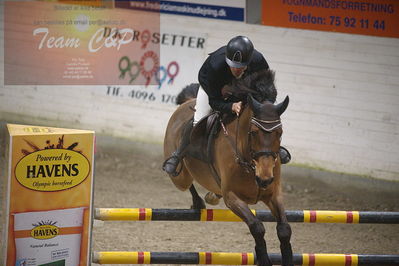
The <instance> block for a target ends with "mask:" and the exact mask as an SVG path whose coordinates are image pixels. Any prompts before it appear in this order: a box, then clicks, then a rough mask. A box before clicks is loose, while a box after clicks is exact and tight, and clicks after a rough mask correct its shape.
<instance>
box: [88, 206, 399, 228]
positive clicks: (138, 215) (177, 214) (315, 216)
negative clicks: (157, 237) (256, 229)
mask: <svg viewBox="0 0 399 266" xmlns="http://www.w3.org/2000/svg"><path fill="white" fill-rule="evenodd" d="M252 212H253V213H254V214H255V216H256V217H258V218H259V219H260V220H261V221H263V222H275V221H276V220H275V218H274V217H273V215H272V214H271V212H270V211H267V210H252ZM285 213H286V215H287V219H288V222H291V223H292V222H293V223H352V224H357V223H373V224H399V212H372V211H319V210H302V211H286V212H285ZM94 217H95V219H98V220H102V221H202V222H240V221H242V220H241V219H240V218H239V217H238V216H236V215H235V214H234V213H233V212H232V211H230V210H227V209H201V210H193V209H151V208H96V209H95V214H94Z"/></svg>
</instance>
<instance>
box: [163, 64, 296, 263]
mask: <svg viewBox="0 0 399 266" xmlns="http://www.w3.org/2000/svg"><path fill="white" fill-rule="evenodd" d="M193 89H194V92H195V93H196V91H195V90H197V89H198V88H197V87H195V86H194V88H193V86H191V88H190V90H191V93H189V95H190V97H187V98H188V100H187V101H185V102H184V103H182V104H181V105H180V106H178V108H177V109H176V111H175V112H174V113H173V114H172V116H171V118H170V120H169V122H168V125H167V129H166V132H165V138H164V156H165V159H166V158H168V157H169V156H170V155H171V154H172V152H173V151H175V150H176V148H177V147H178V145H179V141H180V136H182V131H183V130H184V128H185V127H186V125H187V124H188V123H192V118H193V114H194V106H195V99H191V98H193V97H192V95H193V93H192V90H193ZM226 91H228V92H233V93H234V92H237V91H238V92H240V93H241V94H242V93H244V95H247V99H246V104H245V105H244V108H243V110H242V112H241V113H240V115H239V116H237V117H236V118H235V119H233V120H232V121H231V122H230V123H228V124H227V123H226V125H224V124H223V125H222V126H221V128H222V129H223V130H220V131H221V132H219V133H218V134H217V136H216V137H215V140H214V147H213V166H214V170H215V171H216V172H217V174H218V176H219V177H220V180H219V182H218V181H217V179H216V178H215V176H214V173H212V171H211V170H210V167H209V165H208V164H207V162H204V161H202V160H199V159H197V158H194V157H193V156H190V154H187V155H186V156H185V158H184V159H183V160H182V162H181V164H180V166H179V167H180V171H179V173H178V175H177V176H172V175H170V178H171V180H172V182H173V183H174V185H175V186H176V187H177V188H178V189H180V190H182V191H185V190H187V189H189V190H190V192H191V195H192V199H193V205H192V208H195V209H203V208H205V203H204V201H203V200H202V198H201V197H200V196H199V195H198V193H197V191H196V189H195V187H194V184H193V181H194V180H195V181H196V182H197V183H198V184H200V185H201V186H203V187H204V188H205V189H207V190H208V191H209V193H208V194H210V195H213V199H219V198H223V200H224V203H225V205H226V207H227V208H229V209H230V210H231V211H233V213H235V214H236V215H237V216H238V217H240V218H241V219H242V220H243V221H244V222H245V223H246V224H247V226H248V228H249V231H250V233H251V234H252V236H253V238H254V240H255V253H256V258H257V265H262V266H264V265H266V266H269V265H272V262H271V260H270V258H269V256H268V254H267V246H266V241H265V239H264V235H265V228H264V226H263V224H262V222H261V221H260V220H259V219H258V218H257V217H256V216H255V215H254V214H253V213H252V212H251V210H250V208H249V206H248V205H249V204H256V203H257V202H258V201H261V202H264V204H266V205H267V206H268V207H269V209H270V210H271V213H272V215H273V216H274V217H275V219H276V221H277V227H276V229H277V235H278V238H279V241H280V249H281V254H282V265H290V266H291V265H293V255H292V248H291V244H290V238H291V227H290V225H289V224H288V220H287V217H286V214H285V210H284V206H283V201H282V192H281V162H280V158H279V148H280V141H281V136H282V133H283V131H282V123H281V118H280V116H281V115H282V114H283V113H284V111H285V110H286V108H287V106H288V103H289V97H288V96H286V98H285V99H284V101H283V102H281V103H278V104H275V100H276V95H277V91H276V89H275V86H274V72H273V71H272V70H267V71H261V72H257V73H255V74H253V75H250V76H248V77H246V78H244V79H241V80H239V81H237V82H234V83H233V84H231V85H230V86H227V89H226ZM195 93H194V95H195ZM181 98H184V97H183V96H182V97H181ZM222 131H223V133H222ZM208 194H207V196H208ZM210 198H212V197H210ZM207 203H211V201H208V200H207Z"/></svg>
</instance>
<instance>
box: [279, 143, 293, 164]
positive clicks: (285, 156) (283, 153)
mask: <svg viewBox="0 0 399 266" xmlns="http://www.w3.org/2000/svg"><path fill="white" fill-rule="evenodd" d="M279 153H280V161H281V164H286V163H289V162H290V161H291V154H290V152H289V151H288V150H287V149H286V148H284V147H283V146H280V152H279Z"/></svg>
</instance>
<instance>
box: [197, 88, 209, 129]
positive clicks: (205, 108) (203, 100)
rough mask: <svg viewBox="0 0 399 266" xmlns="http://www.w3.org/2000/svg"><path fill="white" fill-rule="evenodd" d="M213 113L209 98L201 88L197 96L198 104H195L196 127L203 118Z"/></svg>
mask: <svg viewBox="0 0 399 266" xmlns="http://www.w3.org/2000/svg"><path fill="white" fill-rule="evenodd" d="M211 111H212V108H211V107H210V106H209V97H208V94H206V92H205V91H204V89H203V88H202V87H201V86H200V87H199V89H198V94H197V103H196V104H195V113H194V122H193V125H194V126H195V125H196V124H197V123H198V121H200V120H201V118H203V117H205V116H206V115H208V114H209V113H210V112H211Z"/></svg>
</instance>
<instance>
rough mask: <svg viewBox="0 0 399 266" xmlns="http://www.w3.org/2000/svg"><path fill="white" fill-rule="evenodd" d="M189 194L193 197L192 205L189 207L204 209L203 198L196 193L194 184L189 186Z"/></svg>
mask: <svg viewBox="0 0 399 266" xmlns="http://www.w3.org/2000/svg"><path fill="white" fill-rule="evenodd" d="M190 192H191V196H192V197H193V205H192V206H191V209H205V208H206V206H205V202H204V200H203V199H202V198H201V197H200V196H199V195H198V192H197V190H196V189H195V187H194V184H191V186H190Z"/></svg>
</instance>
